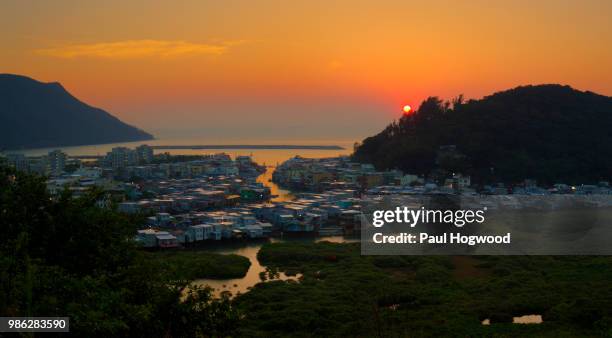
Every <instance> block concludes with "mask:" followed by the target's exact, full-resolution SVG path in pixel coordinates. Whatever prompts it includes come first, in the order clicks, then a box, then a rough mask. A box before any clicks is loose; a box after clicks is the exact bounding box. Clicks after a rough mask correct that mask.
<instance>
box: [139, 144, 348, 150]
mask: <svg viewBox="0 0 612 338" xmlns="http://www.w3.org/2000/svg"><path fill="white" fill-rule="evenodd" d="M151 147H152V148H153V149H257V150H279V149H306V150H343V149H344V148H343V147H340V146H336V145H295V144H280V145H277V144H201V145H158V146H151Z"/></svg>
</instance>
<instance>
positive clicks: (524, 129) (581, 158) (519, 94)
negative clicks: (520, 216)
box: [353, 85, 612, 183]
mask: <svg viewBox="0 0 612 338" xmlns="http://www.w3.org/2000/svg"><path fill="white" fill-rule="evenodd" d="M449 145H454V147H452V146H450V147H448V146H449ZM445 146H446V147H445ZM353 157H354V159H355V160H358V161H362V162H371V163H374V164H375V166H377V167H378V168H381V169H383V168H399V169H402V170H404V171H406V172H409V173H417V174H429V175H432V174H440V175H448V174H449V173H451V172H457V171H458V172H462V173H468V174H471V175H472V178H473V179H474V178H475V179H476V181H477V182H479V183H487V182H495V181H503V182H507V183H513V182H519V181H521V180H523V179H525V178H535V179H537V180H538V181H539V182H542V183H556V182H566V183H587V182H597V181H599V180H610V178H612V98H610V97H607V96H602V95H598V94H595V93H592V92H588V91H587V92H583V91H578V90H575V89H573V88H571V87H569V86H561V85H538V86H522V87H517V88H514V89H510V90H506V91H502V92H498V93H495V94H493V95H490V96H487V97H484V98H483V99H480V100H469V101H467V102H464V101H463V99H462V97H458V98H457V99H454V100H453V101H452V102H443V101H441V100H440V99H438V98H437V97H430V98H428V99H427V100H425V101H423V103H422V104H421V106H420V107H419V109H418V110H417V111H416V112H415V113H414V114H411V115H408V116H403V117H402V118H400V120H399V121H397V122H393V123H391V124H390V125H389V126H387V128H385V130H383V131H382V132H380V133H379V134H377V135H375V136H372V137H368V138H366V139H365V140H364V141H363V143H362V144H361V145H357V146H356V149H355V153H354V154H353Z"/></svg>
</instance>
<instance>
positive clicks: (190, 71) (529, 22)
mask: <svg viewBox="0 0 612 338" xmlns="http://www.w3.org/2000/svg"><path fill="white" fill-rule="evenodd" d="M611 14H612V1H606V0H601V1H564V0H556V1H546V0H542V1H521V0H516V1H490V0H489V1H476V0H474V1H418V2H417V1H407V0H406V1H234V0H225V1H203V0H198V1H136V0H131V1H110V0H107V1H60V0H54V1H34V0H32V1H30V0H19V1H17V0H4V1H2V2H1V3H0V43H1V44H2V49H1V50H2V53H0V73H16V74H22V75H26V76H30V77H33V78H35V79H37V80H40V81H44V82H51V81H59V82H61V83H62V84H63V85H64V87H66V88H67V89H68V90H69V91H70V92H71V93H72V94H74V95H75V96H76V97H78V98H80V99H82V100H83V101H85V102H87V103H89V104H92V105H94V106H98V107H101V108H103V109H106V110H108V111H109V112H111V113H112V114H114V115H116V116H117V117H119V118H121V119H123V120H124V121H126V122H129V123H132V124H135V125H137V126H139V127H141V128H143V129H145V130H147V131H150V132H152V133H153V134H155V135H156V136H172V137H174V136H176V135H180V136H185V135H187V136H193V135H200V134H205V135H208V136H212V137H217V138H219V140H223V137H225V136H227V135H228V134H231V135H233V136H232V138H234V139H235V138H236V137H237V136H239V137H244V138H269V139H273V138H278V139H284V138H302V139H308V138H312V139H330V140H331V139H336V138H349V139H355V140H357V139H359V138H362V137H364V136H367V135H369V134H372V133H374V132H377V131H378V130H380V129H381V128H382V127H384V125H386V124H387V123H389V122H390V121H391V120H392V119H393V118H397V117H398V116H400V115H401V113H402V107H403V106H404V105H405V104H410V105H412V106H413V107H415V106H418V104H419V103H420V101H421V100H422V99H424V98H425V97H426V96H429V95H438V96H441V97H443V98H451V97H453V96H456V95H457V94H461V93H463V94H464V95H465V96H466V97H468V98H479V97H481V96H482V95H486V94H489V93H492V92H494V91H497V90H502V89H506V88H509V87H514V86H517V85H521V84H539V83H562V84H569V85H572V86H574V87H576V88H578V89H582V90H592V91H595V92H598V93H601V94H605V95H612V23H611V22H610V15H611Z"/></svg>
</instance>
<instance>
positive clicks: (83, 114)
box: [0, 74, 153, 149]
mask: <svg viewBox="0 0 612 338" xmlns="http://www.w3.org/2000/svg"><path fill="white" fill-rule="evenodd" d="M152 138H153V136H151V134H148V133H146V132H145V131H142V130H140V129H138V128H135V127H133V126H130V125H128V124H125V123H123V122H121V121H120V120H119V119H117V118H116V117H114V116H112V115H111V114H109V113H107V112H105V111H104V110H102V109H98V108H94V107H91V106H89V105H87V104H85V103H83V102H81V101H79V100H78V99H76V98H75V97H74V96H72V95H70V93H68V92H67V91H66V89H64V87H62V85H61V84H59V83H57V82H52V83H42V82H38V81H36V80H33V79H31V78H28V77H25V76H19V75H12V74H0V148H5V149H17V148H38V147H58V146H74V145H85V144H101V143H114V142H128V141H140V140H150V139H152Z"/></svg>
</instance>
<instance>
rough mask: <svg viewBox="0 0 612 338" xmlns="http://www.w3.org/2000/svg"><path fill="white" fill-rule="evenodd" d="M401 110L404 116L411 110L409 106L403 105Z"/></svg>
mask: <svg viewBox="0 0 612 338" xmlns="http://www.w3.org/2000/svg"><path fill="white" fill-rule="evenodd" d="M403 109H404V114H408V113H410V111H411V110H412V108H411V107H410V106H409V105H405V106H404V108H403Z"/></svg>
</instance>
